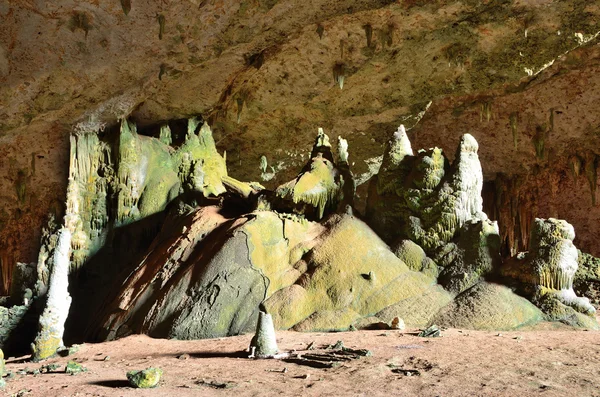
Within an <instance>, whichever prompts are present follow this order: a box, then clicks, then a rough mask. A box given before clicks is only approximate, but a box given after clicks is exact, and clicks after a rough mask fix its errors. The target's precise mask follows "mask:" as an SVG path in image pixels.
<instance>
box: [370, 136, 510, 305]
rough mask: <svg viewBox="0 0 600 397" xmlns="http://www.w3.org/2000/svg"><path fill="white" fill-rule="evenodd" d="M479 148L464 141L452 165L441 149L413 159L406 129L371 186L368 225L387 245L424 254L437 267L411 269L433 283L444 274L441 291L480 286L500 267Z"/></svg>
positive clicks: (389, 149) (389, 148) (473, 142)
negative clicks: (410, 246)
mask: <svg viewBox="0 0 600 397" xmlns="http://www.w3.org/2000/svg"><path fill="white" fill-rule="evenodd" d="M478 148H479V146H478V144H477V141H476V140H475V138H473V137H472V136H471V135H469V134H465V135H463V136H462V138H461V141H460V144H459V146H458V149H457V152H456V157H455V160H454V163H453V164H452V165H450V164H449V163H448V161H447V160H446V158H445V156H444V154H443V152H442V151H441V149H439V148H433V149H429V150H419V152H418V153H417V154H416V155H414V154H413V151H412V148H411V145H410V141H409V140H408V136H407V135H406V131H405V130H404V127H403V126H400V128H399V129H398V131H397V132H396V133H394V135H393V137H392V139H391V140H390V141H389V143H388V145H387V148H386V152H385V154H384V157H383V163H382V165H381V169H380V172H379V174H378V175H376V176H375V177H374V178H373V180H372V181H371V184H370V186H369V197H368V201H367V210H366V215H367V220H368V223H369V225H371V226H372V227H373V229H374V230H375V231H376V232H377V233H378V234H379V235H380V236H382V237H383V238H384V240H386V241H388V242H391V241H397V240H398V239H400V241H402V240H405V239H406V240H410V241H412V242H414V243H415V244H416V245H418V246H420V247H421V248H422V249H423V250H424V252H425V254H426V255H427V256H428V257H430V258H431V259H433V262H434V263H435V266H434V265H433V264H432V263H431V262H429V263H427V264H425V265H423V264H413V265H412V266H413V267H412V268H413V269H415V270H421V269H423V270H425V271H426V272H427V274H429V275H434V274H435V273H436V271H439V273H440V278H439V281H440V283H441V284H443V285H444V286H446V287H447V288H448V289H449V290H450V291H452V292H454V293H460V292H462V291H464V290H465V289H467V288H469V287H471V286H472V285H474V284H475V283H476V282H478V281H479V280H480V278H481V277H482V276H484V275H485V274H487V273H488V272H490V271H491V270H492V268H493V267H494V266H495V265H497V264H499V261H500V256H499V248H500V247H499V242H500V239H499V236H498V225H497V224H496V223H495V222H491V221H489V220H488V218H487V215H486V214H485V213H484V212H483V200H482V197H481V190H482V187H483V174H482V170H481V164H480V163H479V158H478V156H477V150H478ZM406 254H407V252H402V251H400V252H399V255H406ZM436 275H437V274H436Z"/></svg>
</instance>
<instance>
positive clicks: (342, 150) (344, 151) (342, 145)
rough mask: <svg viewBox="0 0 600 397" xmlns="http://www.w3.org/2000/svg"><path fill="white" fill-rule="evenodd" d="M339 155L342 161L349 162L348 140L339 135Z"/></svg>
mask: <svg viewBox="0 0 600 397" xmlns="http://www.w3.org/2000/svg"><path fill="white" fill-rule="evenodd" d="M338 157H339V160H340V163H344V164H348V141H347V140H345V139H344V138H342V137H341V136H338Z"/></svg>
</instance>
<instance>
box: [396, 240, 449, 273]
mask: <svg viewBox="0 0 600 397" xmlns="http://www.w3.org/2000/svg"><path fill="white" fill-rule="evenodd" d="M392 252H393V253H394V254H395V255H396V256H397V257H398V258H399V259H400V260H402V261H403V262H404V263H405V264H406V266H408V268H409V269H410V270H414V271H416V272H422V273H424V274H426V275H428V276H430V277H431V278H432V279H436V277H437V276H438V268H437V265H436V264H435V262H434V261H433V260H432V259H431V258H428V257H427V254H425V251H423V248H421V247H419V246H418V245H417V244H415V243H414V242H412V241H410V240H401V241H400V242H398V243H397V244H395V245H394V246H393V247H392Z"/></svg>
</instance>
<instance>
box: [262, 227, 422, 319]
mask: <svg viewBox="0 0 600 397" xmlns="http://www.w3.org/2000/svg"><path fill="white" fill-rule="evenodd" d="M325 226H326V227H327V228H328V231H327V232H326V233H324V234H322V235H321V236H320V244H319V245H317V246H316V247H315V248H314V249H313V250H312V251H311V252H310V254H309V255H308V256H307V262H308V269H311V271H309V272H307V273H305V274H304V275H303V276H302V277H301V278H300V279H299V280H298V282H297V283H296V284H295V285H293V286H290V287H287V288H283V289H281V290H278V291H277V292H275V293H274V294H273V295H272V296H271V297H270V298H268V299H267V300H266V301H265V307H266V308H267V310H268V311H269V312H270V313H272V314H273V318H274V321H275V326H276V328H289V327H293V326H295V325H297V326H296V327H294V329H301V330H309V329H323V330H324V329H348V327H349V326H350V324H352V323H353V322H355V321H356V320H358V319H359V318H361V317H365V316H369V315H371V314H375V313H377V312H379V311H381V310H382V309H384V308H385V307H387V306H389V305H392V304H394V303H396V302H398V301H399V300H402V299H406V298H409V297H411V296H415V295H419V294H421V293H422V292H423V291H425V290H426V289H427V288H428V287H429V285H430V284H431V281H430V279H429V278H427V277H426V276H424V275H423V274H421V273H417V272H412V271H410V270H409V269H408V267H407V266H406V265H405V264H404V263H403V262H402V261H401V260H400V259H398V258H397V257H396V256H395V255H394V254H393V253H392V252H391V251H390V250H389V248H388V247H387V245H386V244H385V243H384V242H383V241H382V240H381V239H380V238H379V237H378V236H377V235H376V234H375V233H374V232H373V231H372V230H371V229H370V228H369V227H368V226H367V225H366V224H365V223H364V222H362V221H360V220H359V219H357V218H355V217H354V216H351V215H335V216H333V217H332V218H330V220H329V221H328V222H327V223H326V225H325Z"/></svg>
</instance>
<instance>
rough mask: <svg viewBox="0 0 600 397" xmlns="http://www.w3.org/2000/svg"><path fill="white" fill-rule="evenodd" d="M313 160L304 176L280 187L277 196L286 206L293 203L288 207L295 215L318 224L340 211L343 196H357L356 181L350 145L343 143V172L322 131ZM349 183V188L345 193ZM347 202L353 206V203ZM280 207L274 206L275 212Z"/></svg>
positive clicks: (349, 200) (341, 141) (341, 149)
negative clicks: (297, 214) (345, 186)
mask: <svg viewBox="0 0 600 397" xmlns="http://www.w3.org/2000/svg"><path fill="white" fill-rule="evenodd" d="M310 157H311V158H310V160H309V162H308V163H307V164H306V166H305V167H304V168H303V169H302V172H301V173H300V174H299V175H298V176H297V177H296V178H295V179H294V180H292V181H290V182H287V183H285V184H283V185H281V186H279V187H278V188H277V189H276V190H275V195H276V197H277V198H279V199H281V200H282V201H283V202H284V203H290V204H288V206H291V207H292V208H293V210H294V212H297V213H300V214H304V215H307V216H308V217H310V218H311V219H316V220H319V219H322V218H323V217H324V216H325V215H326V214H329V213H331V212H334V211H335V210H336V209H337V207H338V204H339V203H340V202H341V201H342V199H343V198H344V192H346V195H351V197H353V196H354V181H353V179H352V176H351V175H352V174H351V173H350V169H349V166H348V152H347V143H346V142H345V141H344V140H340V163H341V170H340V169H339V168H338V167H337V166H336V164H335V162H334V159H333V154H332V152H331V144H330V143H329V137H328V136H327V134H325V133H324V132H323V129H322V128H319V132H318V134H317V139H316V141H315V144H314V146H313V149H312V152H311V155H310ZM343 175H345V176H346V178H347V180H344V176H343ZM346 183H347V184H348V185H347V186H348V187H347V188H346V189H344V184H346ZM346 198H347V199H348V204H350V205H351V204H352V200H351V199H350V198H349V197H346ZM281 207H282V205H281V204H280V205H277V203H276V204H275V208H281Z"/></svg>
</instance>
